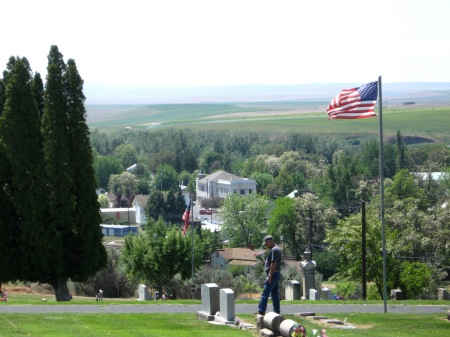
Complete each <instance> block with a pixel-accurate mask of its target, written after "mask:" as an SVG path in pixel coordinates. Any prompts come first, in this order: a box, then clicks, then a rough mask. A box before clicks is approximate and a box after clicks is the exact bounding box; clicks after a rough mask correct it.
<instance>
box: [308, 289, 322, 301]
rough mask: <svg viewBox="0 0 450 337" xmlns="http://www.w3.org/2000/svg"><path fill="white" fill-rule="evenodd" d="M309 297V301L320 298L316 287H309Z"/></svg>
mask: <svg viewBox="0 0 450 337" xmlns="http://www.w3.org/2000/svg"><path fill="white" fill-rule="evenodd" d="M309 299H310V300H311V301H317V300H320V295H319V293H318V292H317V290H316V289H309Z"/></svg>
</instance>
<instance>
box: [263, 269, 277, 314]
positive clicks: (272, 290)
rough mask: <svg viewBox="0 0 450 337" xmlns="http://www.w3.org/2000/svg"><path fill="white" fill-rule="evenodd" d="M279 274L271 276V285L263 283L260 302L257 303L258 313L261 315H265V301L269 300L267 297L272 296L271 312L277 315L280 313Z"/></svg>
mask: <svg viewBox="0 0 450 337" xmlns="http://www.w3.org/2000/svg"><path fill="white" fill-rule="evenodd" d="M280 278H281V273H280V272H275V273H273V274H272V283H269V282H267V278H266V281H265V282H264V289H263V291H262V294H261V300H260V301H259V305H258V311H259V313H260V314H261V315H264V314H265V313H266V309H267V301H268V300H269V295H272V305H273V311H274V312H276V313H277V314H279V313H280V288H279V287H278V283H279V282H280Z"/></svg>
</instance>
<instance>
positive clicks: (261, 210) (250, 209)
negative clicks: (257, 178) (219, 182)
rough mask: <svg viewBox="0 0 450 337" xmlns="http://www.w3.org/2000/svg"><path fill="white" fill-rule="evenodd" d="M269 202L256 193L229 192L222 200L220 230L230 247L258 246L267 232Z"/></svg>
mask: <svg viewBox="0 0 450 337" xmlns="http://www.w3.org/2000/svg"><path fill="white" fill-rule="evenodd" d="M271 206H272V205H271V202H270V201H269V200H268V199H267V198H266V197H264V196H259V195H257V194H251V195H248V196H246V195H239V194H236V193H231V194H229V195H228V196H227V197H226V198H225V199H224V201H223V204H222V208H221V211H220V215H221V217H222V219H223V226H222V231H223V232H224V234H225V236H226V237H228V238H229V240H230V243H229V245H230V246H231V247H259V246H261V242H262V239H263V237H264V235H265V234H267V228H268V219H269V213H270V208H271Z"/></svg>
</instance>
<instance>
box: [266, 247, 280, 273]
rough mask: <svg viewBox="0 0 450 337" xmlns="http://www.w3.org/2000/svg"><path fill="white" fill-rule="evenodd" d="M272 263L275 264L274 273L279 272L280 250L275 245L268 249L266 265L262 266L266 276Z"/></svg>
mask: <svg viewBox="0 0 450 337" xmlns="http://www.w3.org/2000/svg"><path fill="white" fill-rule="evenodd" d="M274 261H276V262H277V267H276V268H275V270H274V271H275V272H277V271H280V267H281V249H280V248H279V247H278V246H277V245H275V246H273V247H272V249H270V252H269V254H268V255H267V258H266V264H265V265H264V270H265V271H266V274H268V273H269V270H270V265H271V264H272V262H274Z"/></svg>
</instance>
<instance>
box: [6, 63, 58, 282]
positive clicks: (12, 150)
mask: <svg viewBox="0 0 450 337" xmlns="http://www.w3.org/2000/svg"><path fill="white" fill-rule="evenodd" d="M4 78H5V80H6V81H5V84H6V87H5V95H4V97H5V102H4V106H3V113H2V115H1V116H0V157H2V158H1V160H0V162H1V164H0V204H1V215H0V230H1V231H2V238H3V239H2V240H1V241H2V243H1V245H0V255H1V256H2V273H1V274H2V279H3V281H5V280H9V281H11V280H16V279H28V280H32V281H35V280H37V279H38V276H39V275H40V271H41V270H42V269H45V268H46V267H47V266H48V263H49V261H48V259H47V258H46V255H45V252H46V250H47V245H48V241H47V240H46V238H48V237H49V232H48V231H47V230H46V228H45V227H44V212H45V208H46V205H45V190H44V188H43V184H42V182H43V179H42V178H43V161H42V137H41V133H40V116H39V113H38V109H37V105H36V102H35V100H34V99H33V93H32V84H31V83H32V77H31V69H30V66H29V63H28V60H27V59H26V58H11V59H10V61H9V63H8V65H7V70H6V71H5V72H4ZM42 243H44V244H42ZM19 265H20V269H18V266H19ZM5 278H6V279H5Z"/></svg>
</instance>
